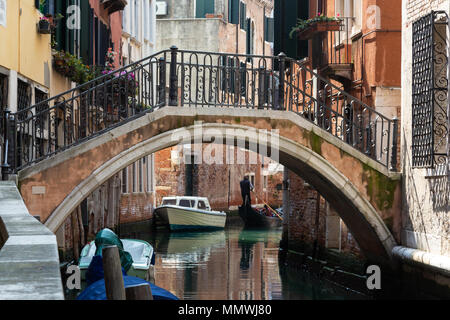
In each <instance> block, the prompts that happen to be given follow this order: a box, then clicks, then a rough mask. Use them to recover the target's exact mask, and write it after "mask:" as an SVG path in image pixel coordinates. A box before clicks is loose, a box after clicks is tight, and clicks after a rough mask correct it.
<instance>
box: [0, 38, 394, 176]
mask: <svg viewBox="0 0 450 320" xmlns="http://www.w3.org/2000/svg"><path fill="white" fill-rule="evenodd" d="M166 105H169V106H179V107H193V106H194V107H215V106H218V107H231V108H254V109H274V110H284V111H286V112H294V113H297V114H299V115H301V116H303V117H305V118H306V119H307V120H308V121H311V122H312V123H313V124H315V125H317V126H319V127H321V128H323V129H324V130H327V131H328V132H329V133H330V134H332V135H334V136H335V137H338V138H339V139H341V140H343V141H344V142H346V143H347V144H349V145H351V146H353V147H354V148H356V149H357V150H359V151H361V152H363V153H365V154H366V155H367V156H369V157H371V158H372V159H374V160H376V161H378V162H379V163H381V164H383V165H384V166H390V167H391V169H392V170H395V168H396V166H397V164H396V159H397V156H396V151H397V147H396V145H397V136H396V135H397V130H398V128H397V121H396V120H391V119H388V118H387V117H385V116H383V115H382V114H380V113H378V112H376V111H375V110H373V109H372V108H370V107H369V106H368V105H366V104H364V103H363V102H362V101H360V100H358V99H356V98H354V97H352V96H350V95H349V94H347V93H346V92H344V91H342V90H341V89H340V88H338V87H336V86H335V85H333V84H332V83H330V82H329V81H328V80H326V79H325V78H323V77H322V76H320V75H318V74H316V73H315V72H313V71H311V70H309V69H308V68H306V67H305V66H304V65H303V64H302V63H300V62H298V61H295V60H293V59H290V58H287V57H286V56H285V55H283V54H281V55H279V56H277V57H269V56H257V55H252V56H248V55H239V54H228V53H211V52H194V51H184V50H178V49H177V48H175V47H172V48H171V49H170V50H164V51H161V52H158V53H156V54H154V55H152V56H150V57H147V58H145V59H143V60H141V61H139V62H136V63H133V64H131V65H128V66H126V67H123V68H121V69H118V70H116V71H114V72H113V73H111V74H107V75H104V76H102V77H99V78H97V79H94V80H92V81H90V82H87V83H85V84H83V85H80V86H78V87H76V88H74V89H72V90H69V91H67V92H64V93H61V94H59V95H57V96H55V97H52V98H50V99H46V100H43V101H41V102H39V103H37V104H36V105H34V106H29V107H28V108H25V109H23V110H20V111H18V112H17V113H14V114H9V112H5V119H7V121H6V122H7V125H6V127H5V128H7V129H5V130H4V135H5V139H6V140H7V141H9V148H6V150H4V152H9V155H10V157H9V158H8V164H9V166H8V168H7V169H8V170H9V171H8V172H17V171H19V170H21V169H23V168H25V167H27V166H30V165H32V164H34V163H37V162H39V161H41V160H43V159H45V158H48V157H50V156H52V155H54V154H56V153H58V152H61V151H63V150H66V149H68V148H70V147H72V146H74V145H76V144H79V143H82V142H84V141H86V140H88V139H91V138H92V137H95V136H98V135H100V134H102V133H103V132H106V131H107V130H110V129H111V128H114V127H117V126H119V125H121V124H123V123H125V122H128V121H131V120H133V119H136V118H137V117H140V116H142V115H145V114H146V113H148V112H152V111H154V110H155V109H157V108H160V107H164V106H166ZM5 170H6V169H5Z"/></svg>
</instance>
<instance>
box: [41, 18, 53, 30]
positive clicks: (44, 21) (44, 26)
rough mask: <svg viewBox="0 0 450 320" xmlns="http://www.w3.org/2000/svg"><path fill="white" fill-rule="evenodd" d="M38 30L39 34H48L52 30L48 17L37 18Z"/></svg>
mask: <svg viewBox="0 0 450 320" xmlns="http://www.w3.org/2000/svg"><path fill="white" fill-rule="evenodd" d="M38 32H39V33H41V34H50V33H51V32H52V30H51V24H50V20H49V18H48V17H45V16H44V17H41V18H40V19H39V24H38Z"/></svg>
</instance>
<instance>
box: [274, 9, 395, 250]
mask: <svg viewBox="0 0 450 320" xmlns="http://www.w3.org/2000/svg"><path fill="white" fill-rule="evenodd" d="M293 13H295V14H293ZM317 17H321V18H322V19H324V18H325V17H328V19H329V20H331V19H334V20H335V21H334V22H335V24H336V27H334V25H333V23H332V22H330V23H329V24H328V25H327V26H326V29H325V30H324V31H320V32H319V31H314V30H313V29H312V28H311V29H309V30H308V28H304V29H300V30H298V31H296V32H295V31H293V29H294V27H295V26H296V25H297V19H302V20H304V21H306V20H308V19H313V18H316V19H317ZM275 25H278V28H276V30H275V53H277V52H287V53H288V55H289V54H292V55H293V57H295V58H298V59H301V60H302V61H303V63H304V64H305V65H306V66H307V68H309V69H310V70H313V71H314V72H315V73H316V74H317V75H319V76H320V77H322V79H324V80H323V81H321V82H322V83H324V82H325V81H328V82H329V83H331V84H333V85H334V86H335V87H336V88H339V89H340V90H342V91H343V92H345V93H346V94H350V95H351V96H353V97H356V98H357V99H359V100H360V101H361V103H364V104H366V105H368V106H369V107H371V108H373V109H375V110H376V111H377V112H378V113H380V114H381V115H383V116H385V117H387V118H389V119H393V118H400V115H401V52H402V47H401V3H400V2H399V1H397V2H394V3H387V2H385V1H366V0H310V1H302V2H300V1H298V2H296V1H293V2H289V1H283V0H281V1H279V2H278V3H277V4H276V6H275ZM280 25H282V26H283V27H282V28H281V27H280ZM314 90H317V91H316V93H314V94H317V96H320V95H321V94H327V92H326V87H325V88H320V87H317V88H315V89H314ZM336 101H337V102H336V103H337V104H339V103H340V102H339V98H337V99H336ZM342 108H344V106H343V107H342ZM286 177H288V179H289V181H290V186H292V185H294V186H297V187H295V188H292V187H290V189H289V191H288V192H287V193H286V198H287V199H288V200H286V203H285V205H286V207H287V208H288V212H289V223H288V227H287V229H288V230H287V234H286V237H287V239H288V240H289V241H288V242H289V247H290V248H293V247H297V248H306V247H307V245H305V243H306V244H308V243H309V244H313V243H318V245H319V246H321V247H322V248H329V249H334V250H336V249H337V250H339V251H343V252H346V253H351V254H356V255H357V256H361V252H360V250H359V247H358V245H357V243H356V242H355V241H354V240H353V237H352V236H351V233H350V232H349V231H348V229H347V227H346V226H345V224H344V223H343V222H342V221H341V219H340V218H339V216H338V215H337V214H336V212H335V211H334V210H333V208H331V207H330V206H329V205H328V204H327V203H326V202H324V203H323V205H321V201H320V200H317V199H320V196H319V195H314V191H313V190H308V192H306V193H303V191H302V190H303V188H300V189H299V188H298V186H302V185H304V183H305V182H304V181H303V180H302V179H301V178H300V177H298V176H296V175H295V174H293V173H291V172H288V173H286ZM316 198H317V199H316ZM325 200H326V199H325ZM299 217H302V218H301V219H300V218H299ZM316 223H317V225H315V224H316ZM389 227H390V228H391V232H393V233H394V234H395V236H396V237H397V238H399V229H400V226H399V221H394V222H392V224H391V225H390V226H389ZM300 231H301V232H300ZM301 250H303V249H301Z"/></svg>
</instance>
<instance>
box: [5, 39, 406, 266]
mask: <svg viewBox="0 0 450 320" xmlns="http://www.w3.org/2000/svg"><path fill="white" fill-rule="evenodd" d="M248 59H249V57H248V56H239V55H231V56H230V55H226V54H211V53H198V52H187V51H179V50H177V49H176V48H171V49H170V50H166V51H163V52H161V53H158V54H156V55H155V56H152V57H149V58H146V59H144V60H143V61H140V62H137V63H135V64H133V65H130V66H127V67H125V68H123V69H121V70H118V71H117V73H116V74H113V75H106V76H103V77H102V78H99V79H96V80H93V81H92V82H90V83H88V84H85V85H83V86H80V87H78V88H76V89H74V90H71V91H69V92H66V93H63V94H61V95H59V96H56V97H53V98H51V99H48V100H46V101H43V102H40V103H39V104H37V105H35V106H33V107H30V108H28V109H25V110H21V111H19V112H16V113H13V114H12V115H11V114H9V113H6V114H5V116H4V119H6V121H5V122H4V123H5V124H4V128H5V140H6V141H11V144H9V146H8V148H4V149H5V150H4V152H5V159H7V160H8V161H9V163H10V164H12V165H10V166H4V168H3V169H4V173H5V172H7V173H10V172H11V171H12V170H11V168H10V167H12V169H13V170H14V171H15V173H17V175H18V180H19V189H20V192H21V194H22V197H23V199H24V202H25V204H26V205H27V207H28V209H29V211H30V213H31V214H33V215H38V216H40V217H41V221H43V222H44V223H45V225H46V226H47V227H48V228H49V229H50V230H52V231H53V232H55V231H56V230H57V229H58V228H59V227H60V226H61V225H62V223H63V222H64V220H65V219H66V218H67V217H68V215H69V214H70V213H72V212H73V210H74V209H75V208H76V207H77V206H78V205H79V204H80V203H81V202H82V200H83V199H85V198H86V197H87V196H88V195H89V194H90V193H91V192H93V191H94V190H95V189H96V188H97V187H98V186H99V185H101V184H102V183H104V182H105V181H107V180H108V179H109V178H110V177H112V176H113V175H114V174H116V173H118V172H119V171H120V170H122V169H123V168H125V167H127V166H129V165H130V164H132V163H133V162H135V161H137V160H139V159H140V158H142V157H143V156H145V155H148V154H151V153H153V152H156V151H159V150H162V149H165V148H167V147H171V146H175V145H178V144H180V143H181V144H183V143H191V142H214V143H220V144H232V145H237V146H244V147H245V148H247V149H252V146H255V145H258V146H259V149H257V150H254V149H252V150H254V151H257V152H259V153H260V152H262V150H268V153H267V155H268V156H269V157H272V158H273V159H274V160H276V161H278V162H279V163H281V164H282V165H284V166H285V167H287V168H288V169H289V170H291V171H293V172H295V173H296V174H298V175H299V176H301V177H302V178H303V179H304V180H305V181H307V182H308V183H309V184H311V185H312V186H314V187H315V188H316V190H317V191H319V193H321V194H322V196H324V197H325V198H326V200H327V201H328V202H329V203H330V204H331V205H332V206H333V207H334V208H335V209H336V211H337V212H338V214H339V215H340V216H341V218H342V219H343V221H344V222H345V223H346V225H347V226H348V228H349V229H350V231H351V232H352V234H353V235H354V237H355V239H356V240H357V241H358V244H359V245H360V247H361V249H362V250H363V252H364V253H365V255H366V257H367V258H368V259H369V260H370V261H375V262H377V263H380V264H390V262H391V254H392V253H391V252H392V249H393V247H394V246H395V245H396V238H397V239H398V235H399V230H400V205H401V181H400V175H399V174H398V173H395V172H394V171H395V163H396V154H395V151H396V135H395V133H396V130H397V128H396V122H395V121H392V120H389V119H386V118H384V117H383V116H382V115H380V114H378V113H376V112H375V111H374V110H372V109H370V107H368V106H366V105H364V104H363V103H362V102H360V101H359V100H357V99H356V98H353V97H351V96H349V95H347V94H346V93H345V92H342V91H341V90H340V89H339V88H337V87H335V86H334V85H332V84H331V83H329V82H328V81H327V80H326V79H323V78H321V77H320V76H319V75H317V74H315V73H313V72H312V71H310V70H308V69H307V68H305V67H304V66H302V65H301V64H299V63H297V62H295V61H292V60H289V59H287V58H286V57H284V56H283V55H281V56H279V57H258V56H252V57H251V59H252V60H251V61H250V62H249V60H248ZM229 61H232V62H233V61H234V62H233V63H231V64H229V63H228V62H229ZM275 64H276V65H277V66H278V67H277V71H276V72H275V71H274V70H272V69H273V68H272V66H274V65H275ZM166 66H167V68H166ZM167 79H169V81H168V82H169V84H168V86H167V85H166V84H167V83H166V82H167ZM144 86H145V88H144ZM166 89H168V92H167V91H166ZM167 93H168V94H167ZM167 100H168V101H167ZM199 128H201V129H202V130H199ZM219 136H220V137H225V139H218V138H217V137H219ZM262 136H266V137H269V138H266V139H261V137H262ZM265 155H266V154H265ZM391 155H392V156H391ZM388 166H389V167H390V169H391V170H389V169H388ZM392 169H394V170H392Z"/></svg>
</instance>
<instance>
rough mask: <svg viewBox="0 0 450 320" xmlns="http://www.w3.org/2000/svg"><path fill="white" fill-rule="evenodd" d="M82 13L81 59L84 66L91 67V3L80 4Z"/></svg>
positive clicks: (82, 2)
mask: <svg viewBox="0 0 450 320" xmlns="http://www.w3.org/2000/svg"><path fill="white" fill-rule="evenodd" d="M80 11H81V32H80V34H81V39H80V57H81V59H82V60H83V63H84V64H87V65H90V64H91V63H92V61H90V60H91V59H90V49H91V33H92V30H90V25H91V23H90V18H91V10H90V6H89V1H81V2H80Z"/></svg>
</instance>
